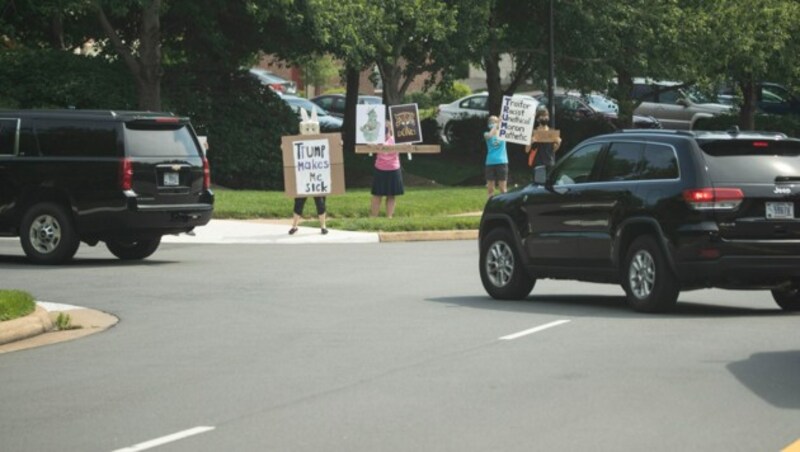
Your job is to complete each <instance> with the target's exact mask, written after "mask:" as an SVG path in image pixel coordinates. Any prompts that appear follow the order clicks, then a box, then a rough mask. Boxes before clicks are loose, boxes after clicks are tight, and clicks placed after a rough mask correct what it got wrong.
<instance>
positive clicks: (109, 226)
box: [0, 110, 214, 264]
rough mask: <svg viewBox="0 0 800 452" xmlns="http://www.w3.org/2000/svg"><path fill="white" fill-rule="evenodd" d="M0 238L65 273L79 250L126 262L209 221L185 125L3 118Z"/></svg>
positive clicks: (87, 115) (132, 119) (204, 166)
mask: <svg viewBox="0 0 800 452" xmlns="http://www.w3.org/2000/svg"><path fill="white" fill-rule="evenodd" d="M0 118H2V119H0V235H4V236H19V238H20V242H21V244H22V248H23V250H24V251H25V254H26V255H27V256H28V259H30V260H31V261H33V262H35V263H38V264H59V263H63V262H65V261H68V260H69V259H71V258H72V257H73V256H74V255H75V253H76V252H77V250H78V247H79V245H80V242H85V243H87V244H89V245H91V246H94V245H96V244H97V243H98V242H100V241H103V242H105V243H106V246H107V247H108V249H109V251H111V252H112V253H113V254H114V255H115V256H117V257H119V258H120V259H143V258H145V257H148V256H150V255H151V254H153V253H154V252H155V251H156V249H157V248H158V246H159V244H160V243H161V236H163V235H165V234H178V233H182V232H189V231H191V230H192V229H194V228H195V227H197V226H202V225H204V224H206V223H208V221H209V220H210V219H211V213H212V209H213V204H214V194H213V193H212V192H211V190H210V188H209V186H210V171H209V167H208V160H206V158H205V156H204V153H203V150H202V148H201V146H200V143H199V141H198V139H197V136H196V135H195V133H194V130H193V129H192V126H191V124H190V122H189V119H188V118H183V117H177V116H173V115H171V114H167V113H149V112H114V111H83V110H38V111H37V110H17V111H9V110H7V111H2V112H0Z"/></svg>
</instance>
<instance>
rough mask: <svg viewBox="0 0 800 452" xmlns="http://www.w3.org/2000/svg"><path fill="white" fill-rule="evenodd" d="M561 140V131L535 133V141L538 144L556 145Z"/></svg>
mask: <svg viewBox="0 0 800 452" xmlns="http://www.w3.org/2000/svg"><path fill="white" fill-rule="evenodd" d="M559 138H561V131H560V130H555V129H549V130H537V131H535V132H533V141H535V142H537V143H555V142H556V141H558V140H559Z"/></svg>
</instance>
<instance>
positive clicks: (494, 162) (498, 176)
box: [483, 116, 508, 198]
mask: <svg viewBox="0 0 800 452" xmlns="http://www.w3.org/2000/svg"><path fill="white" fill-rule="evenodd" d="M499 133H500V119H499V118H498V117H497V116H489V122H488V124H487V131H486V133H484V134H483V138H484V139H486V148H487V150H488V152H487V153H486V169H485V172H486V191H487V194H488V195H489V197H490V198H491V197H492V196H494V188H495V185H496V186H497V188H498V190H500V193H505V192H506V186H507V183H508V154H507V153H506V142H505V141H503V140H501V139H500V137H499V136H498V135H499Z"/></svg>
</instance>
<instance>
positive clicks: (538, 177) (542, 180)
mask: <svg viewBox="0 0 800 452" xmlns="http://www.w3.org/2000/svg"><path fill="white" fill-rule="evenodd" d="M533 183H534V184H536V185H545V184H546V183H547V167H546V166H544V165H541V166H537V167H536V168H534V169H533Z"/></svg>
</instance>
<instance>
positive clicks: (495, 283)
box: [480, 228, 536, 300]
mask: <svg viewBox="0 0 800 452" xmlns="http://www.w3.org/2000/svg"><path fill="white" fill-rule="evenodd" d="M514 243H515V241H514V238H513V236H512V234H511V231H510V230H508V229H506V228H500V229H495V230H493V231H491V232H490V233H489V234H488V235H487V236H486V238H485V239H484V240H483V241H482V242H481V248H480V273H481V282H483V287H484V289H486V292H487V293H488V294H489V295H490V296H491V297H492V298H496V299H498V300H522V299H524V298H525V297H527V296H528V294H530V293H531V290H532V289H533V286H534V285H535V284H536V279H535V278H532V277H531V275H530V274H528V271H527V270H526V269H525V266H524V264H523V263H522V260H521V259H520V257H519V252H518V251H517V250H516V248H515V246H514Z"/></svg>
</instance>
